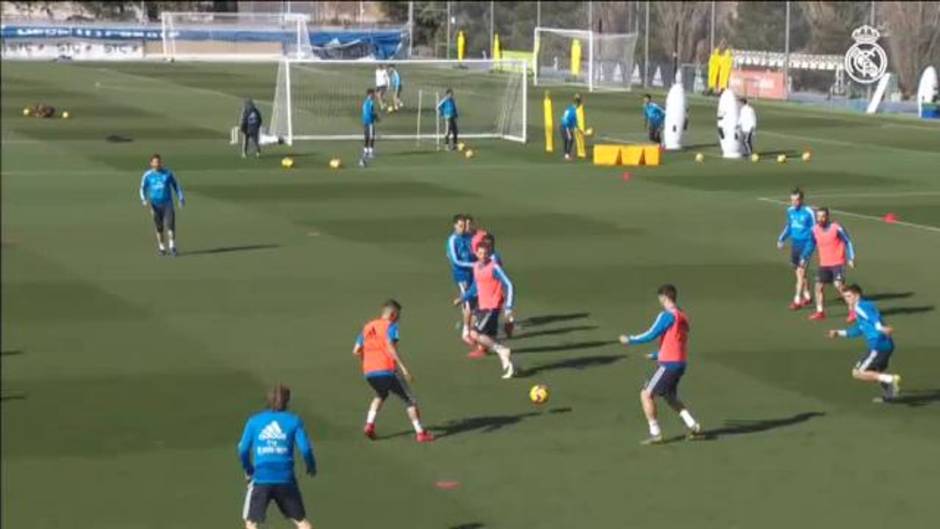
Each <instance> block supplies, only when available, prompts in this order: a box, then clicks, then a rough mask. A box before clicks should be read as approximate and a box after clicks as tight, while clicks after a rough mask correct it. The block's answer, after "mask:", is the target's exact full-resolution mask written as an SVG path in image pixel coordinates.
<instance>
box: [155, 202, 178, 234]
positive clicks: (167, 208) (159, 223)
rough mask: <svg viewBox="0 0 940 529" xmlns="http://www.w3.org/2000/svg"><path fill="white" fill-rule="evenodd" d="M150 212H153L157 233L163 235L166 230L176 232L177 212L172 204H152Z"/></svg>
mask: <svg viewBox="0 0 940 529" xmlns="http://www.w3.org/2000/svg"><path fill="white" fill-rule="evenodd" d="M150 210H151V211H152V212H153V225H154V227H155V228H157V231H159V232H160V233H163V229H164V228H166V229H168V230H170V231H176V212H175V211H174V210H173V203H172V202H167V203H166V204H150Z"/></svg>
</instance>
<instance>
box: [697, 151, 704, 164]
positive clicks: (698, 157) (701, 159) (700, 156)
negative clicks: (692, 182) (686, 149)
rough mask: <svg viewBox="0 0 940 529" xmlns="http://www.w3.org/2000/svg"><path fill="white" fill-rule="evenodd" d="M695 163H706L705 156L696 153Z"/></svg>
mask: <svg viewBox="0 0 940 529" xmlns="http://www.w3.org/2000/svg"><path fill="white" fill-rule="evenodd" d="M695 161H696V162H699V163H701V162H704V161H705V155H704V154H702V153H696V154H695Z"/></svg>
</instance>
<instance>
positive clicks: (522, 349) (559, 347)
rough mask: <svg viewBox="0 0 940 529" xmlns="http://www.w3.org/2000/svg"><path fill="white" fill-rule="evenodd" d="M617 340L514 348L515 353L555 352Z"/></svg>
mask: <svg viewBox="0 0 940 529" xmlns="http://www.w3.org/2000/svg"><path fill="white" fill-rule="evenodd" d="M616 343H617V340H596V341H591V342H570V343H561V344H555V345H537V346H532V347H519V348H518V349H517V348H513V350H512V352H513V353H523V354H524V353H554V352H558V351H577V350H579V349H595V348H597V347H604V346H606V345H613V344H616Z"/></svg>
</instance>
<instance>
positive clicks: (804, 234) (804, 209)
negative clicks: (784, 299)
mask: <svg viewBox="0 0 940 529" xmlns="http://www.w3.org/2000/svg"><path fill="white" fill-rule="evenodd" d="M814 226H816V215H815V213H813V210H812V208H810V207H809V206H807V205H806V204H804V202H803V190H802V189H800V188H798V187H797V188H794V189H793V191H790V207H788V208H787V223H786V225H785V226H784V227H783V231H782V232H780V236H779V237H777V248H780V249H783V247H784V245H785V244H786V241H787V239H790V264H791V265H792V266H793V271H794V273H795V274H796V292H795V293H794V294H793V303H790V310H800V309H801V308H803V307H806V306H809V305H811V304H812V303H813V297H812V295H810V293H809V281H807V279H806V269H807V266H806V263H804V262H803V251H804V250H806V246H807V245H808V244H809V241H810V240H811V239H812V238H813V227H814Z"/></svg>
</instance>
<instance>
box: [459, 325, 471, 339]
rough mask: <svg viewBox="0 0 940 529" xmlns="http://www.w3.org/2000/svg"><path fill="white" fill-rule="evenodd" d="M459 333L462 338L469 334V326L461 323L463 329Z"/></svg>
mask: <svg viewBox="0 0 940 529" xmlns="http://www.w3.org/2000/svg"><path fill="white" fill-rule="evenodd" d="M461 334H462V336H463V337H464V338H466V337H467V336H470V327H468V326H467V324H466V323H465V324H464V325H463V331H462V333H461Z"/></svg>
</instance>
